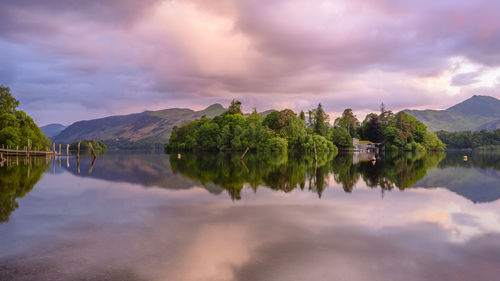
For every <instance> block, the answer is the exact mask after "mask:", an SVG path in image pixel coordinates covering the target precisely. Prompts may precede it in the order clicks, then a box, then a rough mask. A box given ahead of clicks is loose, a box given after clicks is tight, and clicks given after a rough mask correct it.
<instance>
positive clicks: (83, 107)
mask: <svg viewBox="0 0 500 281" xmlns="http://www.w3.org/2000/svg"><path fill="white" fill-rule="evenodd" d="M498 12H500V3H495V2H492V1H486V0H480V1H474V2H472V1H465V0H459V1H451V0H448V1H439V2H436V1H430V0H425V1H419V2H412V1H390V0H369V1H361V0H355V1H322V2H320V3H311V2H310V1H306V0H293V1H285V0H271V1H266V3H261V2H256V1H250V0H215V1H210V2H209V3H208V2H207V1H201V0H189V1H180V0H170V1H158V0H148V1H132V0H127V1H119V0H100V1H98V0H92V1H85V2H81V1H76V0H70V1H67V0H65V1H63V0H49V1H43V2H40V1H36V0H16V1H14V0H7V1H4V3H3V4H2V6H1V7H0V46H2V53H1V54H0V63H1V64H2V66H3V67H2V68H1V69H0V83H1V84H5V85H7V86H10V87H11V88H12V89H13V92H14V94H15V95H16V96H17V97H18V98H19V99H20V100H21V103H22V107H23V109H25V110H26V111H28V113H30V114H32V115H34V116H35V117H36V120H37V121H39V122H40V123H42V124H44V123H48V122H64V123H71V122H73V121H76V120H78V119H82V118H85V119H88V118H94V117H99V116H105V115H109V114H116V113H130V112H134V111H140V110H145V109H161V108H167V107H173V106H182V107H196V108H201V107H203V106H206V105H208V104H211V103H213V102H226V103H227V102H228V101H229V100H231V99H232V98H238V99H241V100H243V101H244V102H245V106H246V107H248V109H251V108H252V107H257V108H258V109H260V110H264V109H267V108H280V107H291V108H293V109H296V110H300V109H307V108H310V107H312V106H314V105H315V104H316V103H318V102H323V104H324V106H325V108H326V109H327V110H329V111H331V112H339V111H341V110H342V109H343V108H345V107H351V108H353V109H355V110H360V111H368V110H377V108H378V105H379V104H380V102H382V101H384V102H385V103H387V104H388V105H389V106H391V107H392V108H393V109H395V110H397V109H402V108H411V107H438V108H439V107H446V106H447V105H452V104H453V103H455V102H458V101H460V99H462V98H464V95H465V93H476V91H477V94H480V93H481V92H488V93H490V94H492V95H495V96H497V97H498V92H497V91H496V87H490V88H485V87H484V85H480V86H481V87H478V88H474V87H473V86H474V83H476V82H478V81H481V79H482V78H481V73H477V75H476V74H475V71H472V72H471V71H467V72H464V71H460V72H457V71H456V69H455V68H456V67H455V66H454V63H453V60H454V59H456V58H462V59H463V60H467V61H468V62H470V63H474V64H477V65H478V66H480V67H482V68H485V69H490V70H491V69H496V68H498V67H500V53H499V52H498V49H499V47H500V18H498V17H497V14H498ZM499 73H500V72H499ZM447 80H448V81H449V82H447V84H446V83H443V81H447ZM450 87H451V88H453V87H455V88H457V89H458V90H454V91H450ZM457 91H458V92H459V94H457ZM465 98H466V97H465ZM62 105H64V106H63V107H64V108H65V110H67V111H72V109H74V110H73V112H74V114H72V115H70V116H68V117H65V118H61V116H60V114H58V112H60V110H61V107H62Z"/></svg>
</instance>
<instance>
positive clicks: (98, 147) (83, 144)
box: [69, 140, 108, 153]
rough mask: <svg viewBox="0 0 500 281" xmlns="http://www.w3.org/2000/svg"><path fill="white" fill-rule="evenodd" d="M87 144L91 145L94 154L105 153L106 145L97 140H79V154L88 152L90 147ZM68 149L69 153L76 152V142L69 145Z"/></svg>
mask: <svg viewBox="0 0 500 281" xmlns="http://www.w3.org/2000/svg"><path fill="white" fill-rule="evenodd" d="M89 142H90V143H92V147H93V148H94V151H95V152H96V153H103V152H106V150H107V149H108V147H107V146H106V144H105V143H104V142H102V141H98V140H81V141H80V151H81V152H90V146H89ZM69 149H70V150H71V151H77V150H78V142H74V143H72V144H70V145H69Z"/></svg>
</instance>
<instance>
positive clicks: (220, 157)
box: [170, 153, 445, 200]
mask: <svg viewBox="0 0 500 281" xmlns="http://www.w3.org/2000/svg"><path fill="white" fill-rule="evenodd" d="M444 156H445V154H444V153H403V154H401V153H399V154H387V155H386V156H385V157H383V158H381V159H379V160H378V161H376V162H375V163H372V162H371V161H368V159H367V160H366V161H362V160H361V161H357V163H354V161H353V154H348V153H346V154H339V155H337V156H336V157H334V155H328V154H323V155H319V157H318V163H317V165H316V163H315V160H314V155H308V154H293V153H290V154H248V155H247V156H246V157H245V159H244V161H243V162H241V161H240V158H239V155H236V154H231V153H213V154H209V153H200V154H185V155H182V157H181V158H180V159H178V157H176V155H171V156H170V161H171V164H172V170H173V172H174V173H181V174H183V175H184V176H187V177H189V178H191V179H195V180H198V181H200V182H201V183H202V184H203V185H208V184H216V185H218V186H220V187H221V188H223V189H225V190H227V192H228V193H229V195H230V197H231V198H232V199H233V200H239V199H241V190H242V189H243V187H244V186H245V185H248V186H249V187H251V188H252V189H253V190H257V188H258V187H259V186H265V187H268V188H271V189H273V190H281V191H284V192H290V191H292V190H294V189H296V188H300V189H301V190H304V189H307V190H309V191H312V192H316V193H317V194H318V196H319V197H321V194H322V193H323V191H324V189H325V188H326V187H327V186H328V184H329V182H328V181H329V179H330V178H331V175H333V179H334V180H335V182H337V183H340V184H341V185H342V186H343V188H344V190H345V191H346V192H351V191H352V190H353V188H354V187H355V186H356V184H357V183H358V181H359V180H360V179H362V180H363V181H364V182H365V183H366V185H367V186H369V187H380V188H382V189H384V190H391V189H393V188H394V187H397V188H399V189H404V188H407V187H411V186H413V185H414V184H415V183H416V182H417V181H418V180H420V179H422V178H424V177H425V175H426V174H427V171H428V170H429V169H434V168H436V167H437V165H438V164H439V162H440V161H442V160H443V158H444Z"/></svg>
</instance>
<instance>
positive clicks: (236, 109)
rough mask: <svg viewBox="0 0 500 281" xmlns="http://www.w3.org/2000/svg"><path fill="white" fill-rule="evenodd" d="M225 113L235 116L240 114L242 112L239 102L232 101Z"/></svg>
mask: <svg viewBox="0 0 500 281" xmlns="http://www.w3.org/2000/svg"><path fill="white" fill-rule="evenodd" d="M227 111H228V112H229V113H230V114H237V113H240V114H242V111H241V102H240V101H238V100H235V99H233V100H232V101H231V105H230V106H229V108H228V110H227Z"/></svg>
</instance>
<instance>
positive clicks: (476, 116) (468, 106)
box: [404, 96, 500, 131]
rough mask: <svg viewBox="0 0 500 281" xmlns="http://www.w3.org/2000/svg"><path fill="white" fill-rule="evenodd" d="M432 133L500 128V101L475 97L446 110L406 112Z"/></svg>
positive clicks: (492, 98)
mask: <svg viewBox="0 0 500 281" xmlns="http://www.w3.org/2000/svg"><path fill="white" fill-rule="evenodd" d="M404 111H405V112H406V113H408V114H410V115H412V116H414V117H415V118H417V119H418V120H420V121H422V122H423V123H424V124H425V125H427V127H428V128H429V130H431V131H440V130H444V131H479V130H483V129H485V130H494V129H498V128H499V127H500V100H498V99H496V98H494V97H490V96H473V97H471V98H469V99H467V100H465V101H463V102H461V103H459V104H456V105H454V106H452V107H450V108H448V109H446V110H430V109H427V110H404Z"/></svg>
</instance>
